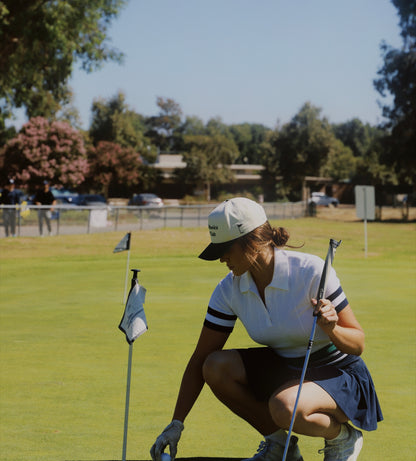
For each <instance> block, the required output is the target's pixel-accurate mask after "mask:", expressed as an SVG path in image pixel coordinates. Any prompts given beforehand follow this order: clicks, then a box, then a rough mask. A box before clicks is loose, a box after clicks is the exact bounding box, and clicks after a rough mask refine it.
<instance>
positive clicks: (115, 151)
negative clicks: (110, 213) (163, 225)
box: [86, 141, 142, 197]
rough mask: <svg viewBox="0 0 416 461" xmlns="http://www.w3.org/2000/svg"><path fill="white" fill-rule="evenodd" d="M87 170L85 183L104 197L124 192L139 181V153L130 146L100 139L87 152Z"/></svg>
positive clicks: (140, 160)
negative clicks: (88, 172)
mask: <svg viewBox="0 0 416 461" xmlns="http://www.w3.org/2000/svg"><path fill="white" fill-rule="evenodd" d="M88 160H89V171H90V174H89V175H88V178H87V181H86V184H87V185H88V186H89V187H91V188H94V189H96V190H99V191H101V192H103V193H104V195H105V196H106V197H108V196H109V194H111V195H115V196H116V195H117V194H119V193H120V192H121V193H125V191H126V189H128V188H129V187H132V186H136V185H137V184H138V183H139V181H140V172H139V167H140V165H141V164H142V159H141V157H140V155H139V154H138V153H137V152H136V151H135V150H134V149H133V148H132V147H122V146H120V145H119V144H116V143H113V142H108V141H100V142H99V143H98V145H97V146H96V147H94V146H92V147H91V149H90V151H89V152H88Z"/></svg>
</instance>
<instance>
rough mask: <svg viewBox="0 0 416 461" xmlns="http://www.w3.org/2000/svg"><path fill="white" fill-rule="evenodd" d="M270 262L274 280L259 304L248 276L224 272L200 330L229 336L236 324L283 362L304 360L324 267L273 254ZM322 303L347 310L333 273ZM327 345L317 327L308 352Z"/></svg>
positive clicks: (300, 256) (311, 259)
mask: <svg viewBox="0 0 416 461" xmlns="http://www.w3.org/2000/svg"><path fill="white" fill-rule="evenodd" d="M274 256H275V258H274V274H273V279H272V281H271V283H270V285H268V286H267V287H266V289H265V292H264V296H265V303H263V300H262V299H261V297H260V295H259V293H258V290H257V287H256V284H255V283H254V280H253V278H252V277H251V275H250V273H249V272H246V273H244V274H243V275H241V276H234V275H233V273H232V272H230V273H229V274H228V275H227V276H226V277H225V278H224V279H223V280H221V281H220V282H219V283H218V285H217V287H216V288H215V290H214V292H213V294H212V296H211V299H210V302H209V307H208V312H207V315H206V318H205V322H204V325H205V326H206V327H208V328H213V329H216V330H220V331H226V332H231V331H232V330H233V328H234V325H235V322H236V320H237V318H238V319H240V320H241V322H242V323H243V325H244V327H245V328H246V330H247V332H248V334H249V335H250V337H251V338H252V339H253V340H254V341H255V342H257V343H259V344H262V345H266V346H270V347H271V348H273V349H274V350H275V351H276V352H277V353H278V354H279V355H281V356H283V357H288V358H290V357H300V356H304V355H305V353H306V347H307V346H308V341H309V337H310V333H311V329H312V324H313V315H312V314H313V306H312V304H311V299H312V298H316V296H317V293H318V288H319V281H320V278H321V274H322V269H323V266H324V261H323V260H322V259H321V258H319V257H317V256H313V255H310V254H306V253H300V252H297V251H286V250H281V249H275V254H274ZM325 298H327V299H330V300H331V301H332V303H333V304H334V306H335V308H336V310H337V312H340V311H341V310H342V309H343V308H344V307H345V306H346V305H347V304H348V301H347V298H346V296H345V294H344V292H343V290H342V288H341V285H340V282H339V279H338V277H337V276H336V273H335V270H334V269H333V268H331V271H330V274H329V277H328V283H327V289H326V293H325ZM329 343H330V340H329V338H328V336H327V335H326V334H325V333H324V332H323V331H322V330H321V329H320V328H319V325H318V326H317V328H316V334H315V340H314V345H313V349H312V352H314V351H316V350H319V349H321V348H323V347H325V346H326V345H328V344H329Z"/></svg>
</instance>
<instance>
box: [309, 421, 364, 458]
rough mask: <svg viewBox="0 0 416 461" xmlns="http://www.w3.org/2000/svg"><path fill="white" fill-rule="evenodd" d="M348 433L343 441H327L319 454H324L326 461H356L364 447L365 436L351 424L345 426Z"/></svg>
mask: <svg viewBox="0 0 416 461" xmlns="http://www.w3.org/2000/svg"><path fill="white" fill-rule="evenodd" d="M343 426H344V427H345V428H346V429H347V432H348V435H347V437H346V438H342V439H341V440H337V439H334V440H325V448H322V449H321V450H319V452H318V453H324V454H325V457H324V461H355V460H356V459H358V455H359V454H360V451H361V448H362V447H363V434H362V432H361V431H359V430H357V429H355V428H353V427H352V426H350V425H349V424H347V423H346V424H344V425H343Z"/></svg>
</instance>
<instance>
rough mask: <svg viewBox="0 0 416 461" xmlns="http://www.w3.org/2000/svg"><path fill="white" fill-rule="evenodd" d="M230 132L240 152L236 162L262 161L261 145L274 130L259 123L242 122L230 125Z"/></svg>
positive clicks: (255, 162)
mask: <svg viewBox="0 0 416 461" xmlns="http://www.w3.org/2000/svg"><path fill="white" fill-rule="evenodd" d="M230 132H231V134H232V136H233V138H234V141H235V143H236V144H237V146H238V150H239V152H240V155H239V156H238V158H237V160H236V163H252V164H257V163H260V162H261V157H262V149H261V147H260V146H261V145H262V143H263V142H265V141H266V140H267V139H268V136H269V134H270V133H271V132H272V130H271V129H270V128H267V127H266V126H264V125H261V124H258V123H254V124H250V123H241V124H238V125H230Z"/></svg>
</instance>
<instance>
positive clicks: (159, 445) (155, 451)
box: [150, 419, 184, 461]
mask: <svg viewBox="0 0 416 461" xmlns="http://www.w3.org/2000/svg"><path fill="white" fill-rule="evenodd" d="M183 429H184V425H183V423H182V422H181V421H179V420H178V419H174V420H173V421H172V422H171V423H170V424H169V426H166V427H165V429H163V432H162V433H161V434H160V435H159V437H158V438H157V439H156V442H155V443H154V444H153V446H152V448H151V449H150V455H151V456H152V459H153V461H161V459H160V457H161V455H162V453H163V452H164V450H165V448H166V447H167V446H168V445H169V451H170V458H171V461H174V460H175V458H176V452H177V451H178V442H179V439H180V438H181V433H182V431H183Z"/></svg>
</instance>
